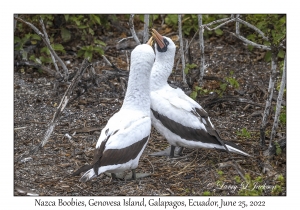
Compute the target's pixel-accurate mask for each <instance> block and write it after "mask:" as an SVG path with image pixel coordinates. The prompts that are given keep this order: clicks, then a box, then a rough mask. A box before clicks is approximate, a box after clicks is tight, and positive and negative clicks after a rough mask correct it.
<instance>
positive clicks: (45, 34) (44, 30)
mask: <svg viewBox="0 0 300 210" xmlns="http://www.w3.org/2000/svg"><path fill="white" fill-rule="evenodd" d="M40 24H41V26H42V29H43V33H44V36H45V39H46V41H47V42H48V43H49V44H50V41H49V38H48V34H47V32H46V28H45V25H44V22H43V19H42V18H41V19H40ZM50 55H51V59H52V61H53V65H54V67H55V69H56V71H57V73H58V74H59V75H60V77H63V76H62V74H61V73H60V72H59V69H58V66H57V63H56V60H55V58H54V55H53V54H52V52H51V51H50ZM66 73H67V74H68V71H67V72H66Z"/></svg>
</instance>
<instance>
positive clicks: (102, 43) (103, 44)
mask: <svg viewBox="0 0 300 210" xmlns="http://www.w3.org/2000/svg"><path fill="white" fill-rule="evenodd" d="M94 42H95V43H96V44H99V45H102V46H106V44H105V43H104V42H102V41H100V40H98V39H95V40H94Z"/></svg>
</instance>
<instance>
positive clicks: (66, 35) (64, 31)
mask: <svg viewBox="0 0 300 210" xmlns="http://www.w3.org/2000/svg"><path fill="white" fill-rule="evenodd" d="M61 37H62V39H63V41H64V42H67V41H69V40H70V39H71V33H70V31H69V30H67V29H65V28H62V29H61Z"/></svg>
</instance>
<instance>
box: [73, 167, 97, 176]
mask: <svg viewBox="0 0 300 210" xmlns="http://www.w3.org/2000/svg"><path fill="white" fill-rule="evenodd" d="M91 168H93V166H92V165H84V166H81V167H80V168H79V169H77V170H76V171H75V172H73V173H72V176H79V175H80V174H81V172H86V171H87V170H89V169H91Z"/></svg>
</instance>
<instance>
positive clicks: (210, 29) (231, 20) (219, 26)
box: [204, 19, 235, 31]
mask: <svg viewBox="0 0 300 210" xmlns="http://www.w3.org/2000/svg"><path fill="white" fill-rule="evenodd" d="M234 20H235V19H230V20H228V21H226V22H224V23H222V24H220V25H218V26H216V27H214V28H209V27H208V26H207V24H206V25H204V27H205V28H206V29H207V30H209V31H213V30H216V29H218V28H221V27H222V26H224V25H226V24H228V23H230V22H233V21H234Z"/></svg>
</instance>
